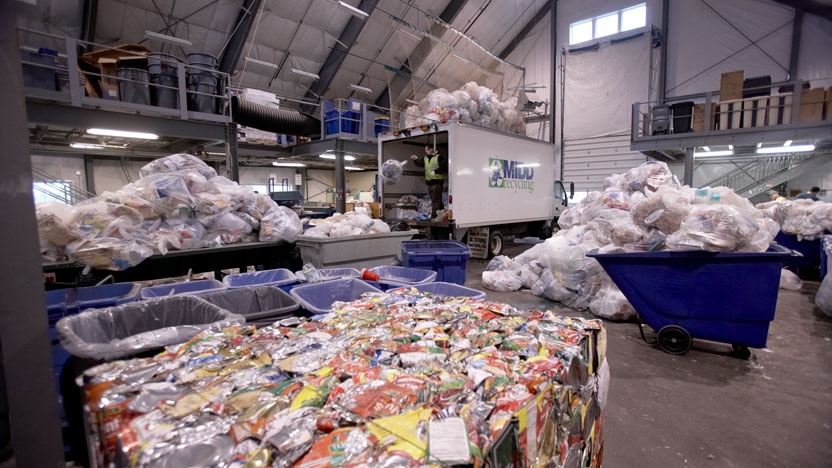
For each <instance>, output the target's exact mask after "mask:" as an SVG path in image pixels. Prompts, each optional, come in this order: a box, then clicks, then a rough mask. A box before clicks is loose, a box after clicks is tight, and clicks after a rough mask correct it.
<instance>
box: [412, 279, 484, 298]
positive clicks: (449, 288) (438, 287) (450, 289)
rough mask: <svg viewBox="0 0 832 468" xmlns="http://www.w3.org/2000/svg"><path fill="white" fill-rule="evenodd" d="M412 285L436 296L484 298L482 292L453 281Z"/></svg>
mask: <svg viewBox="0 0 832 468" xmlns="http://www.w3.org/2000/svg"><path fill="white" fill-rule="evenodd" d="M412 287H413V288H416V289H417V290H419V291H421V292H426V293H431V294H434V295H437V296H450V297H470V298H471V299H474V300H475V301H483V300H485V293H484V292H482V291H477V290H476V289H471V288H466V287H465V286H460V285H458V284H454V283H444V282H437V283H425V284H415V285H413V286H412Z"/></svg>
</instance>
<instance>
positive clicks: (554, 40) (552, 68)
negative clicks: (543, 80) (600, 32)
mask: <svg viewBox="0 0 832 468" xmlns="http://www.w3.org/2000/svg"><path fill="white" fill-rule="evenodd" d="M549 21H551V23H552V24H551V33H552V34H551V37H550V38H549V39H550V44H551V51H552V60H551V63H550V64H549V74H550V77H551V78H550V80H549V143H552V144H553V145H554V144H555V141H557V140H555V110H556V109H557V106H556V105H555V97H556V93H555V83H557V80H556V79H555V75H556V74H557V52H556V51H557V50H558V4H557V2H555V4H554V5H552V9H551V10H550V11H549ZM560 111H561V112H563V108H561V109H560ZM561 131H563V129H561ZM558 178H559V179H562V178H563V170H562V169H561V171H560V174H558Z"/></svg>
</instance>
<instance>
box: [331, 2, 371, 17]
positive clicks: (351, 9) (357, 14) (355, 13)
mask: <svg viewBox="0 0 832 468" xmlns="http://www.w3.org/2000/svg"><path fill="white" fill-rule="evenodd" d="M338 4H339V5H341V6H342V7H344V8H346V9H347V10H349V12H350V14H351V15H353V16H355V17H356V18H361V19H367V18H369V17H370V15H368V14H367V12H365V11H361V10H359V9H358V8H356V7H354V6H352V5H350V4H349V3H347V2H338Z"/></svg>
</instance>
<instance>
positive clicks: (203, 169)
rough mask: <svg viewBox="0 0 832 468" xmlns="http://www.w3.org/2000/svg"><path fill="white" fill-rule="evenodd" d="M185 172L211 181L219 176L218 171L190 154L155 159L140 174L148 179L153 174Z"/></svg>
mask: <svg viewBox="0 0 832 468" xmlns="http://www.w3.org/2000/svg"><path fill="white" fill-rule="evenodd" d="M183 170H193V171H196V172H198V173H199V174H201V175H202V176H203V177H205V178H206V179H211V178H213V177H216V176H217V171H215V170H214V168H212V167H211V166H209V165H208V164H206V163H205V162H204V161H202V160H201V159H199V158H197V157H196V156H192V155H190V154H181V153H180V154H172V155H170V156H165V157H164V158H159V159H155V160H153V161H151V162H149V163H148V164H146V165H144V166H143V167H142V168H141V169H140V170H139V174H140V175H141V177H146V176H149V175H151V174H161V173H166V172H179V171H183Z"/></svg>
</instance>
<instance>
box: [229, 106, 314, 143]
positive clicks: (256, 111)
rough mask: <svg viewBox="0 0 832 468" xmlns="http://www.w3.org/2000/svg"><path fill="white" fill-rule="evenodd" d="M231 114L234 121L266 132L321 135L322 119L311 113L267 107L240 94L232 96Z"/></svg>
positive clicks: (308, 135)
mask: <svg viewBox="0 0 832 468" xmlns="http://www.w3.org/2000/svg"><path fill="white" fill-rule="evenodd" d="M231 115H232V119H233V120H234V123H237V124H240V125H245V126H246V127H252V128H256V129H258V130H263V131H265V132H274V133H285V134H287V135H299V136H307V137H310V138H312V137H320V135H321V121H320V120H318V119H316V118H315V117H312V116H311V115H307V114H303V113H301V112H299V111H287V110H281V109H275V108H273V107H266V106H264V105H261V104H257V103H254V102H251V101H247V100H245V99H242V98H240V97H238V96H233V97H232V98H231Z"/></svg>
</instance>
